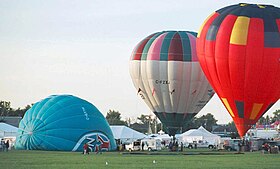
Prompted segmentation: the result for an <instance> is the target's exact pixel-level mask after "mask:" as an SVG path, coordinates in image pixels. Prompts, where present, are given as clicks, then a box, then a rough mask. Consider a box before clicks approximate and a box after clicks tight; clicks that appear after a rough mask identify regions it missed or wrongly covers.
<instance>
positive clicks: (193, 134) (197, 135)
mask: <svg viewBox="0 0 280 169" xmlns="http://www.w3.org/2000/svg"><path fill="white" fill-rule="evenodd" d="M220 138H221V137H220V136H218V135H216V134H212V133H210V132H209V131H207V130H206V129H205V128H203V127H202V126H200V127H199V128H198V129H191V130H188V131H186V132H185V133H182V134H181V135H180V136H179V140H180V141H182V142H183V143H187V142H188V143H192V142H193V141H200V140H204V141H207V142H209V143H211V144H216V143H218V141H219V140H220Z"/></svg>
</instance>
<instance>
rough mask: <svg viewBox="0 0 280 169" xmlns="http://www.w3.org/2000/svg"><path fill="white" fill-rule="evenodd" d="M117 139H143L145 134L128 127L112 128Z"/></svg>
mask: <svg viewBox="0 0 280 169" xmlns="http://www.w3.org/2000/svg"><path fill="white" fill-rule="evenodd" d="M110 127H111V130H112V132H113V135H114V137H115V139H142V138H144V137H146V135H145V134H143V133H140V132H138V131H136V130H133V129H131V128H129V127H126V126H117V125H116V126H110Z"/></svg>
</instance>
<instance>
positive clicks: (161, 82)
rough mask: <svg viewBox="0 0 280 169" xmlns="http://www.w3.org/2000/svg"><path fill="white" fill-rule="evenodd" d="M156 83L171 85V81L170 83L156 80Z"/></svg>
mask: <svg viewBox="0 0 280 169" xmlns="http://www.w3.org/2000/svg"><path fill="white" fill-rule="evenodd" d="M155 83H156V84H166V85H168V84H170V81H168V80H155Z"/></svg>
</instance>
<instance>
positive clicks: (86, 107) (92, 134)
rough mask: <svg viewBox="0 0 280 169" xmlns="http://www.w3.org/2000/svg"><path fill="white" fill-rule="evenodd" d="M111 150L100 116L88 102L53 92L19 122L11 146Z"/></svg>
mask: <svg viewBox="0 0 280 169" xmlns="http://www.w3.org/2000/svg"><path fill="white" fill-rule="evenodd" d="M85 143H87V144H88V145H89V148H90V149H91V150H92V151H97V150H98V148H100V149H101V150H102V151H108V150H115V149H116V143H115V140H114V137H113V134H112V131H111V129H110V127H109V124H108V123H107V121H106V119H105V118H104V116H103V115H102V114H101V113H100V112H99V111H98V109H97V108H96V107H95V106H93V105H92V104H91V103H89V102H87V101H85V100H82V99H80V98H78V97H75V96H71V95H53V96H50V97H48V98H46V99H44V100H42V101H40V102H37V103H36V104H34V105H33V106H32V108H30V109H29V110H28V111H27V112H26V113H25V115H24V117H23V119H22V120H21V122H20V124H19V130H18V135H17V139H16V145H15V147H16V148H17V149H27V150H62V151H82V149H83V145H84V144H85Z"/></svg>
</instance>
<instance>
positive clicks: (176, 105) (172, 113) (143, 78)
mask: <svg viewBox="0 0 280 169" xmlns="http://www.w3.org/2000/svg"><path fill="white" fill-rule="evenodd" d="M130 75H131V78H132V81H133V83H134V86H135V88H136V90H137V93H138V95H140V96H141V97H142V99H143V100H144V101H145V103H146V104H147V105H148V106H149V108H150V109H151V110H152V111H153V112H154V114H155V115H156V116H157V117H158V118H159V119H160V121H161V122H162V123H163V124H164V125H165V126H166V128H167V132H168V133H169V134H170V135H175V134H176V132H177V131H178V130H179V129H181V128H182V127H183V126H184V125H186V124H187V122H188V121H189V120H190V119H192V117H194V116H195V115H196V114H197V113H198V112H199V111H200V110H201V109H202V108H203V107H204V106H205V104H206V103H207V102H208V101H209V100H210V98H211V97H212V96H213V94H214V93H213V90H212V88H211V86H210V84H209V83H208V81H207V79H206V77H205V76H204V74H203V72H202V70H201V68H200V65H199V62H198V59H197V55H196V33H194V32H187V31H165V32H158V33H154V34H152V35H150V36H148V37H147V38H145V39H143V40H142V41H141V42H140V43H139V44H138V45H137V46H136V48H135V49H134V51H133V53H132V56H131V58H130Z"/></svg>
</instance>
